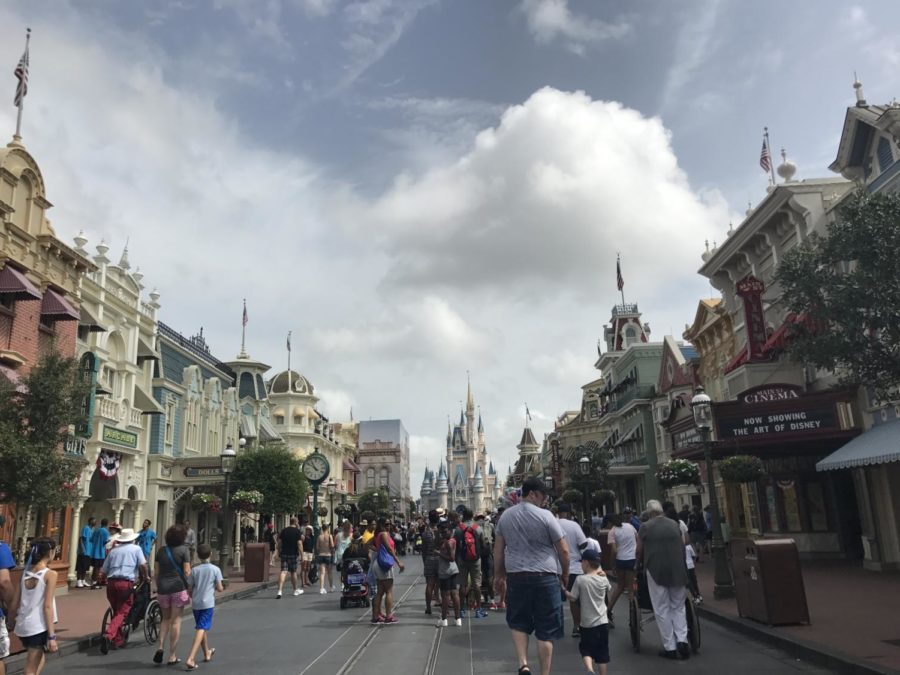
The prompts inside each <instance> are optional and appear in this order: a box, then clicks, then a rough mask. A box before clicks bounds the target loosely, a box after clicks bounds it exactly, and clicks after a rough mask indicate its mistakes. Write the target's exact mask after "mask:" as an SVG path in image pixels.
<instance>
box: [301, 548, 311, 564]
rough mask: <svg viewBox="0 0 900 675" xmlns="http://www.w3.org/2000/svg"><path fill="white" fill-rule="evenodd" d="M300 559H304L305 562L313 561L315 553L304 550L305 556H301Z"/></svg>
mask: <svg viewBox="0 0 900 675" xmlns="http://www.w3.org/2000/svg"><path fill="white" fill-rule="evenodd" d="M300 560H302V561H303V562H307V563H311V562H312V561H313V554H312V553H307V552H306V551H304V552H303V557H302V558H300Z"/></svg>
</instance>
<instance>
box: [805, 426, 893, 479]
mask: <svg viewBox="0 0 900 675" xmlns="http://www.w3.org/2000/svg"><path fill="white" fill-rule="evenodd" d="M888 462H900V420H893V421H891V422H886V423H884V424H879V425H877V426H874V427H872V428H871V429H869V430H868V431H866V432H864V433H862V434H860V435H859V436H857V437H856V438H854V439H853V440H852V441H850V442H849V443H847V444H846V445H844V446H842V447H841V448H840V449H838V450H835V451H834V452H832V453H831V454H830V455H828V457H826V458H825V459H823V460H821V461H819V462H817V463H816V471H833V470H837V469H853V468H856V467H861V466H873V465H876V464H887V463H888Z"/></svg>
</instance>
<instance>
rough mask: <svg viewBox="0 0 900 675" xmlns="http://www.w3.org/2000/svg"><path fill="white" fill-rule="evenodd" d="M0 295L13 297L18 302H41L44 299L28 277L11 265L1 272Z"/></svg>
mask: <svg viewBox="0 0 900 675" xmlns="http://www.w3.org/2000/svg"><path fill="white" fill-rule="evenodd" d="M0 295H6V296H9V295H11V296H13V297H14V298H16V299H17V300H40V299H41V297H42V296H41V292H40V291H39V290H38V289H37V287H35V285H34V284H33V283H31V282H30V281H29V280H28V277H26V276H25V274H24V273H23V272H20V271H19V270H17V269H16V268H15V267H12V266H11V265H7V266H6V267H4V268H3V269H2V270H0Z"/></svg>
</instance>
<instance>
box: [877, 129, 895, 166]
mask: <svg viewBox="0 0 900 675" xmlns="http://www.w3.org/2000/svg"><path fill="white" fill-rule="evenodd" d="M877 156H878V167H879V169H880V170H881V172H882V173H884V172H885V171H887V169H888V167H889V166H891V164H893V163H894V153H893V151H892V150H891V142H890V141H889V140H888V139H887V138H885V137H884V136H882V137H881V138H879V139H878V150H877Z"/></svg>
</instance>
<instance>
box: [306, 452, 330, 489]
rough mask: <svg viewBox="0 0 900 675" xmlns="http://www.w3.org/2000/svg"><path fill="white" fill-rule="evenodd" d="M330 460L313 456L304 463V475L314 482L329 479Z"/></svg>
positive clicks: (320, 456)
mask: <svg viewBox="0 0 900 675" xmlns="http://www.w3.org/2000/svg"><path fill="white" fill-rule="evenodd" d="M328 469H329V466H328V460H327V459H325V456H324V455H320V454H312V455H310V456H309V457H307V458H306V460H305V461H304V462H303V473H304V474H305V475H306V477H307V478H308V479H309V480H311V481H313V482H317V483H318V482H322V481H323V480H325V479H326V478H328Z"/></svg>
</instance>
